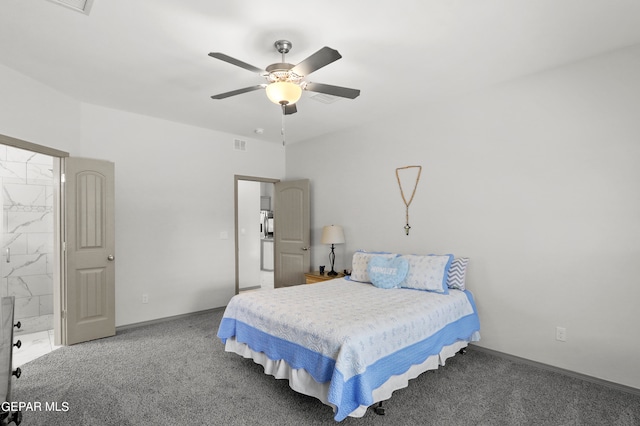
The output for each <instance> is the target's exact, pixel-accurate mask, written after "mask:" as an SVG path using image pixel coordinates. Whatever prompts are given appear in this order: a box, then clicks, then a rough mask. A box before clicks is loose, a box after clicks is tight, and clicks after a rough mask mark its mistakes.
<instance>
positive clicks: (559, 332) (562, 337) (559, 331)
mask: <svg viewBox="0 0 640 426" xmlns="http://www.w3.org/2000/svg"><path fill="white" fill-rule="evenodd" d="M556 340H558V341H560V342H566V341H567V329H566V328H564V327H556Z"/></svg>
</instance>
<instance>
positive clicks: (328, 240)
mask: <svg viewBox="0 0 640 426" xmlns="http://www.w3.org/2000/svg"><path fill="white" fill-rule="evenodd" d="M320 242H321V243H322V244H331V253H329V262H331V271H329V272H327V275H330V276H336V275H338V273H337V272H336V271H335V270H334V268H333V266H334V263H335V260H336V253H335V252H334V247H335V246H334V245H335V244H344V231H343V230H342V226H338V225H328V226H325V227H324V228H322V237H320Z"/></svg>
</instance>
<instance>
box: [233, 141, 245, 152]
mask: <svg viewBox="0 0 640 426" xmlns="http://www.w3.org/2000/svg"><path fill="white" fill-rule="evenodd" d="M233 149H235V150H236V151H246V150H247V141H243V140H242V139H234V140H233Z"/></svg>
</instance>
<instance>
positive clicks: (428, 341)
mask: <svg viewBox="0 0 640 426" xmlns="http://www.w3.org/2000/svg"><path fill="white" fill-rule="evenodd" d="M479 329H480V322H479V319H478V315H477V311H476V307H475V303H474V300H473V297H472V295H471V293H470V292H468V291H464V292H463V291H459V290H450V291H449V294H448V295H442V294H437V293H432V292H427V291H420V290H411V289H404V288H402V289H380V288H376V287H374V286H372V285H370V284H363V283H358V282H353V281H349V280H345V279H337V280H331V281H327V282H324V283H318V284H313V285H300V286H294V287H286V288H280V289H275V290H273V291H259V292H251V293H245V294H241V295H237V296H234V297H233V298H232V299H231V301H230V302H229V304H228V306H227V308H226V310H225V313H224V316H223V318H222V321H221V323H220V327H219V329H218V337H219V338H220V339H221V340H222V342H223V343H224V342H226V340H227V339H228V338H230V337H235V339H236V340H237V341H238V342H240V343H246V344H247V345H248V346H249V347H250V348H251V349H252V350H254V351H257V352H264V353H265V354H266V355H267V357H269V358H270V359H272V360H280V359H282V360H285V361H286V362H287V363H288V364H289V365H290V366H291V368H295V369H298V368H303V369H304V370H306V371H307V372H308V373H309V374H310V375H311V376H312V377H313V378H314V379H315V380H316V381H317V382H319V383H325V382H329V395H328V401H329V402H331V403H332V404H334V405H335V406H336V407H337V410H336V414H335V419H336V420H338V421H340V420H343V419H344V418H346V417H347V416H348V415H349V413H351V412H352V411H353V410H355V409H356V408H358V407H359V406H360V405H364V406H368V405H371V404H373V403H374V402H375V401H373V398H372V392H373V390H374V389H376V388H378V387H379V386H380V385H382V384H383V383H384V382H385V381H386V380H387V379H388V378H389V377H390V376H392V375H397V374H402V373H405V372H406V371H407V370H408V369H409V368H410V367H411V366H412V365H416V364H420V363H422V362H424V361H425V360H426V359H427V358H428V357H429V356H431V355H435V354H438V353H439V352H440V350H441V349H442V348H443V347H444V346H447V345H450V344H452V343H455V342H456V341H458V340H467V341H471V340H477V338H478V337H477V336H479V334H478V331H479Z"/></svg>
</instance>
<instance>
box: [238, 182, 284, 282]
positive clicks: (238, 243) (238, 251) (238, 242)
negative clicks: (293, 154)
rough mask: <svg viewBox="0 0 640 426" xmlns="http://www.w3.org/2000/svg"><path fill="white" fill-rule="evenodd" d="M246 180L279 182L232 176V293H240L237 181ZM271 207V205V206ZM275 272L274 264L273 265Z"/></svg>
mask: <svg viewBox="0 0 640 426" xmlns="http://www.w3.org/2000/svg"><path fill="white" fill-rule="evenodd" d="M241 180H246V181H251V182H262V183H272V184H275V183H276V182H280V179H272V178H265V177H258V176H245V175H234V176H233V214H234V228H235V231H234V238H235V259H236V260H235V273H236V289H235V293H234V294H239V293H240V246H239V244H240V238H239V231H238V181H241ZM272 207H273V206H272ZM273 267H274V271H273V273H274V274H275V267H276V266H275V264H274V265H273Z"/></svg>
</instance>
